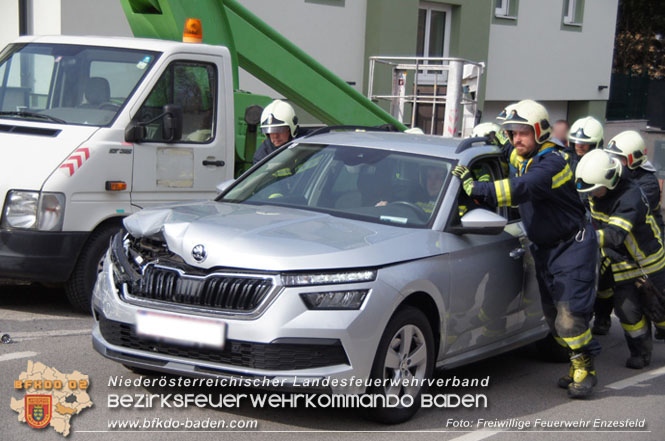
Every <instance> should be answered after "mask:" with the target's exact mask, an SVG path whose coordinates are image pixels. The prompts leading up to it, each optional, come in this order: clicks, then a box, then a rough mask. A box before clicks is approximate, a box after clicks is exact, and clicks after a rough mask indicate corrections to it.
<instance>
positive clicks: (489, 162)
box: [452, 157, 519, 226]
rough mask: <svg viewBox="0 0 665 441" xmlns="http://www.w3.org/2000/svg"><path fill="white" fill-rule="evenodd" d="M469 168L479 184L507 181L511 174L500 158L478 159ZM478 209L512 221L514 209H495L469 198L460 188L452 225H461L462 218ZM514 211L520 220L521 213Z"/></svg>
mask: <svg viewBox="0 0 665 441" xmlns="http://www.w3.org/2000/svg"><path fill="white" fill-rule="evenodd" d="M469 168H470V170H471V173H472V174H473V179H474V180H476V181H479V182H494V181H496V180H500V179H505V178H507V177H508V173H509V170H508V168H507V167H506V165H505V162H503V161H502V160H500V159H499V158H498V157H491V158H481V159H478V160H476V161H474V162H472V163H471V165H470V166H469ZM476 208H484V209H486V210H490V211H493V212H495V213H497V214H499V215H501V216H503V217H506V218H507V219H509V220H511V218H510V217H509V216H510V215H511V213H512V211H513V209H512V208H505V207H493V206H490V205H488V204H484V203H482V202H481V201H479V200H477V199H473V198H471V197H469V196H468V195H467V194H466V193H465V192H464V191H463V190H462V188H461V187H460V190H459V193H458V195H457V204H456V212H455V213H452V215H453V221H452V225H456V226H458V225H460V219H461V217H462V216H463V215H464V214H466V213H467V212H469V211H471V210H474V209H476ZM514 211H515V213H517V220H519V211H518V210H517V209H516V208H515V209H514Z"/></svg>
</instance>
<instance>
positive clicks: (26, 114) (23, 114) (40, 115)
mask: <svg viewBox="0 0 665 441" xmlns="http://www.w3.org/2000/svg"><path fill="white" fill-rule="evenodd" d="M0 116H20V117H23V118H39V119H45V120H47V121H53V122H57V123H60V124H67V121H65V120H64V119H60V118H56V117H55V116H51V115H45V114H43V113H37V112H26V111H13V112H12V111H5V112H0Z"/></svg>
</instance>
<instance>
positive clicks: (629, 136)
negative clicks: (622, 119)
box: [605, 130, 648, 170]
mask: <svg viewBox="0 0 665 441" xmlns="http://www.w3.org/2000/svg"><path fill="white" fill-rule="evenodd" d="M605 150H606V151H608V152H609V153H612V154H614V155H618V156H623V157H624V158H626V165H627V166H628V168H629V169H631V170H635V169H636V168H637V167H639V166H640V165H642V164H644V163H645V162H646V161H647V159H648V158H647V148H646V145H644V139H642V137H641V136H640V134H639V133H637V132H636V131H634V130H626V131H625V132H621V133H619V134H618V135H617V136H615V137H614V138H612V139H611V140H610V142H608V143H607V147H605Z"/></svg>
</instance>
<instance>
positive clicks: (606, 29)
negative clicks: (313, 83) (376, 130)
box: [0, 0, 619, 122]
mask: <svg viewBox="0 0 665 441" xmlns="http://www.w3.org/2000/svg"><path fill="white" fill-rule="evenodd" d="M239 1H240V3H242V4H243V5H244V6H245V7H247V8H248V9H249V10H250V11H252V12H253V13H254V14H256V15H257V16H259V17H260V18H261V19H263V20H264V21H266V22H267V23H268V24H269V25H270V26H272V27H273V28H275V29H276V30H277V31H278V32H280V33H282V34H283V35H284V36H285V37H287V38H288V39H290V40H291V41H293V42H294V43H295V44H296V45H298V46H300V47H301V48H302V49H303V50H304V51H305V52H307V53H309V54H310V55H312V56H313V57H314V58H315V59H317V60H318V61H319V62H321V64H323V65H324V66H326V67H328V68H329V69H330V70H332V71H333V72H334V73H335V74H337V75H338V76H339V77H340V78H342V79H343V80H345V81H347V82H348V83H349V84H351V85H352V86H354V87H355V88H357V89H358V90H359V91H361V92H364V93H366V92H367V87H368V82H369V72H368V59H369V57H370V56H377V55H381V56H408V57H413V56H432V57H460V58H465V59H469V60H473V61H479V62H484V63H485V65H486V68H485V72H484V75H483V76H482V78H481V81H480V87H479V88H478V91H477V93H476V97H477V99H478V109H479V110H480V111H481V112H482V120H483V121H489V120H493V119H494V117H495V116H496V115H497V114H498V112H499V111H501V109H503V107H505V105H506V104H507V103H510V102H514V101H517V100H520V99H524V98H532V99H535V100H538V101H541V102H543V103H544V104H545V105H546V106H547V107H548V109H549V111H550V114H551V119H552V120H556V119H568V120H569V121H571V122H572V121H574V120H575V119H577V118H578V117H581V116H585V115H589V114H591V115H594V116H596V117H597V118H599V119H600V120H604V119H605V110H606V105H607V100H608V98H609V85H610V84H609V82H610V76H611V68H612V53H613V45H614V31H615V25H616V15H617V7H618V1H619V0H547V1H546V0H429V1H421V0H278V1H277V0H239ZM0 4H1V5H2V10H3V12H4V13H3V14H2V17H1V18H0V22H1V23H2V26H0V43H2V44H3V45H4V44H6V43H7V42H9V41H11V40H12V39H14V38H16V36H18V35H19V34H20V33H26V34H70V35H117V36H131V30H130V29H129V26H128V24H127V21H126V19H125V17H124V14H123V11H122V8H121V6H120V1H119V0H95V1H89V0H0ZM204 32H205V29H204ZM377 74H378V76H377V77H376V78H375V79H374V81H375V87H376V88H378V89H380V88H383V89H386V88H388V89H389V88H390V86H391V83H392V77H391V73H390V72H388V71H386V72H383V73H382V72H378V73H377ZM240 86H241V88H242V89H244V90H249V91H252V92H256V93H263V94H268V95H271V96H275V95H276V93H274V91H271V90H270V89H268V88H267V87H266V86H264V85H262V84H261V83H260V82H259V81H258V80H256V79H254V78H252V77H251V76H250V75H249V74H247V73H241V77H240Z"/></svg>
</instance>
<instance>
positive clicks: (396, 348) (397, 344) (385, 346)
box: [366, 306, 435, 424]
mask: <svg viewBox="0 0 665 441" xmlns="http://www.w3.org/2000/svg"><path fill="white" fill-rule="evenodd" d="M409 336H410V337H409ZM407 338H408V339H409V342H405V340H406V339H407ZM406 345H408V347H407V346H406ZM421 351H424V354H422V353H421ZM434 352H435V348H434V335H433V333H432V327H431V326H430V324H429V321H428V320H427V317H426V316H425V314H424V313H423V312H422V311H420V310H419V309H416V308H414V307H411V306H406V307H403V308H400V309H398V310H397V311H396V312H395V313H394V314H393V316H392V317H391V319H390V321H389V322H388V325H387V326H386V329H385V330H384V331H383V335H382V336H381V340H380V342H379V346H378V348H377V351H376V355H375V357H374V363H373V365H372V371H371V373H370V376H371V379H372V380H374V381H375V380H377V379H380V380H382V381H383V380H385V379H393V378H399V379H405V378H406V379H409V378H413V377H415V378H418V379H419V382H420V383H421V385H420V386H414V387H413V388H405V387H403V386H398V387H395V386H393V387H391V386H390V385H387V387H384V385H379V386H377V385H374V384H373V385H372V386H371V387H370V388H368V393H369V394H372V395H383V396H386V395H398V396H399V397H402V396H404V395H406V394H409V395H411V396H412V397H413V404H412V405H410V406H408V407H404V406H401V405H400V406H399V407H383V406H380V405H379V403H377V406H376V407H372V408H369V409H368V410H367V413H366V417H367V418H369V419H371V420H374V421H378V422H380V423H384V424H399V423H403V422H404V421H407V420H409V419H411V417H413V415H415V413H416V412H417V411H418V409H420V400H421V395H422V394H423V393H424V392H426V391H427V384H425V380H427V379H429V378H431V377H432V372H433V370H434V358H435V355H434ZM414 355H415V356H416V357H414ZM389 358H390V359H391V360H389ZM377 401H380V400H379V399H378V397H377Z"/></svg>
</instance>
